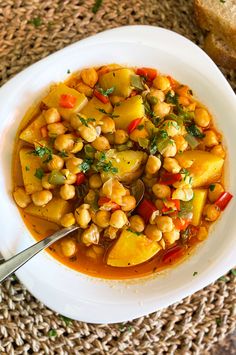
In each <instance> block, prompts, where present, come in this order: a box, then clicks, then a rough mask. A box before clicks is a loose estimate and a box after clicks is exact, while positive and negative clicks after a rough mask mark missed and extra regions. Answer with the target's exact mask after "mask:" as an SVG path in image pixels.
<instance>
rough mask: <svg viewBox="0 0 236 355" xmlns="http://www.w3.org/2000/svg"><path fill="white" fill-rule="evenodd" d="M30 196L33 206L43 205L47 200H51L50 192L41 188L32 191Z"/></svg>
mask: <svg viewBox="0 0 236 355" xmlns="http://www.w3.org/2000/svg"><path fill="white" fill-rule="evenodd" d="M31 197H32V201H33V203H34V205H35V206H45V205H46V204H47V203H48V202H49V201H51V199H52V193H51V191H48V190H42V191H37V192H34V193H33V194H32V195H31Z"/></svg>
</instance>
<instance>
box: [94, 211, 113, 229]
mask: <svg viewBox="0 0 236 355" xmlns="http://www.w3.org/2000/svg"><path fill="white" fill-rule="evenodd" d="M110 218H111V213H110V212H109V211H102V210H100V211H98V212H97V213H96V215H95V220H96V224H97V225H98V226H99V227H101V228H107V227H108V226H109V223H110Z"/></svg>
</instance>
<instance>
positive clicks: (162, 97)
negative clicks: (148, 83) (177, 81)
mask: <svg viewBox="0 0 236 355" xmlns="http://www.w3.org/2000/svg"><path fill="white" fill-rule="evenodd" d="M149 95H150V97H155V98H156V99H157V100H158V101H159V102H163V101H164V100H165V94H164V92H163V91H161V90H157V89H154V88H151V89H150V93H149Z"/></svg>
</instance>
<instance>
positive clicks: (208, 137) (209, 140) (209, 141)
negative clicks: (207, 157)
mask: <svg viewBox="0 0 236 355" xmlns="http://www.w3.org/2000/svg"><path fill="white" fill-rule="evenodd" d="M204 134H205V137H204V138H203V143H204V144H205V145H206V146H207V147H214V145H217V144H219V142H218V138H217V135H216V133H215V132H214V131H212V130H210V129H209V130H207V131H205V132H204Z"/></svg>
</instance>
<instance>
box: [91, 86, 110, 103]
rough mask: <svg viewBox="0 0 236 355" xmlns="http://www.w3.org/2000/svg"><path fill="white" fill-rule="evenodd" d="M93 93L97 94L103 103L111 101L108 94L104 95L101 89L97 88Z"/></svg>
mask: <svg viewBox="0 0 236 355" xmlns="http://www.w3.org/2000/svg"><path fill="white" fill-rule="evenodd" d="M93 94H94V96H96V98H97V99H98V100H100V101H101V102H102V103H103V104H107V103H108V102H109V98H108V96H105V95H103V94H102V93H101V92H100V91H98V90H96V89H95V90H94V92H93Z"/></svg>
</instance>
